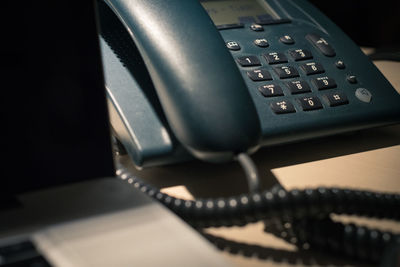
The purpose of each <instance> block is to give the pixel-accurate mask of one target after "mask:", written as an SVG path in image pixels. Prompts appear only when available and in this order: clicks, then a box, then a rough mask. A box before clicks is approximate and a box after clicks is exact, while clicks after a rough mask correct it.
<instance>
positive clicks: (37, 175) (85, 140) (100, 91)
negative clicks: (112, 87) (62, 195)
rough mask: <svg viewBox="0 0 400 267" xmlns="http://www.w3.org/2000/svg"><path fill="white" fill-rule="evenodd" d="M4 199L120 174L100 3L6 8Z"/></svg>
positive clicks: (0, 183)
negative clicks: (104, 64) (111, 129)
mask: <svg viewBox="0 0 400 267" xmlns="http://www.w3.org/2000/svg"><path fill="white" fill-rule="evenodd" d="M1 13H2V16H3V18H2V19H4V18H7V19H6V21H2V25H3V26H4V25H6V26H5V27H4V28H5V32H4V31H3V32H2V36H3V38H2V47H3V49H2V50H1V52H0V53H1V58H2V60H1V61H2V64H3V67H4V66H5V67H6V71H5V73H2V74H3V75H2V77H3V78H2V83H1V87H2V90H1V92H2V94H3V95H2V103H1V109H2V114H3V115H5V117H4V120H3V125H2V129H3V130H2V132H3V138H2V141H1V142H2V148H3V150H2V152H3V153H2V154H3V160H2V175H1V178H0V191H1V192H0V193H2V194H3V195H4V193H7V194H16V193H21V192H26V191H31V190H37V189H41V188H45V187H49V186H54V185H60V184H64V183H70V182H77V181H82V180H86V179H94V178H97V177H105V176H114V169H113V159H112V153H111V145H110V135H109V127H108V126H109V125H108V116H107V109H106V100H105V99H106V98H105V89H104V80H103V74H102V65H101V59H100V50H99V40H98V34H97V25H96V12H95V8H94V1H26V2H24V3H21V2H15V3H13V2H12V1H11V3H9V4H7V5H5V6H3V8H2V11H1Z"/></svg>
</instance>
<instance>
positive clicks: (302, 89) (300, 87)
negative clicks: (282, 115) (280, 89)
mask: <svg viewBox="0 0 400 267" xmlns="http://www.w3.org/2000/svg"><path fill="white" fill-rule="evenodd" d="M286 85H287V87H288V88H289V90H290V92H291V93H292V94H302V93H307V92H311V88H310V86H309V85H308V83H307V82H306V81H302V80H300V81H290V82H287V83H286Z"/></svg>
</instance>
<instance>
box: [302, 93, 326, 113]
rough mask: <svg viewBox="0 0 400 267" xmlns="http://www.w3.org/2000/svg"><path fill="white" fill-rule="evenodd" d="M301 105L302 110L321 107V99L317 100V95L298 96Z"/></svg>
mask: <svg viewBox="0 0 400 267" xmlns="http://www.w3.org/2000/svg"><path fill="white" fill-rule="evenodd" d="M298 100H299V102H300V104H301V107H302V108H303V110H304V111H309V110H315V109H321V108H322V104H321V101H320V100H319V98H318V97H314V96H313V97H311V96H310V97H303V98H298Z"/></svg>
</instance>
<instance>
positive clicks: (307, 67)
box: [300, 62, 325, 75]
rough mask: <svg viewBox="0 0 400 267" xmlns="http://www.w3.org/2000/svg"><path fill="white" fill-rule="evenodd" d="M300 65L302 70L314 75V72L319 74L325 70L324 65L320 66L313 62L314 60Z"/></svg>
mask: <svg viewBox="0 0 400 267" xmlns="http://www.w3.org/2000/svg"><path fill="white" fill-rule="evenodd" d="M300 67H301V69H302V70H303V71H304V73H305V74H307V75H314V74H320V73H324V72H325V69H324V67H322V65H321V64H319V63H315V62H310V63H306V64H303V65H301V66H300Z"/></svg>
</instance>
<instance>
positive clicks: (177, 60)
mask: <svg viewBox="0 0 400 267" xmlns="http://www.w3.org/2000/svg"><path fill="white" fill-rule="evenodd" d="M108 4H109V6H110V8H111V9H113V11H114V12H115V13H116V14H117V15H118V16H119V19H120V20H121V21H122V23H123V24H124V25H125V27H126V28H127V29H129V33H130V35H131V37H132V39H133V40H134V43H135V44H136V46H137V48H138V50H139V52H140V54H141V55H142V57H143V61H144V64H145V67H146V68H147V69H148V72H149V74H150V76H151V80H152V82H153V84H154V87H155V91H156V93H157V96H158V99H159V101H160V103H161V107H162V108H163V112H164V114H165V116H166V119H167V121H168V123H169V126H170V127H171V130H172V133H173V134H174V136H176V138H177V139H178V140H179V142H180V143H181V144H182V145H183V146H184V147H185V148H186V149H187V150H188V151H190V152H191V153H192V154H193V155H195V156H196V157H198V158H201V159H205V160H211V161H220V160H224V159H225V160H227V159H230V158H232V157H233V155H234V154H235V153H238V152H246V151H248V150H249V149H254V147H256V146H258V144H259V139H260V137H261V128H260V122H259V119H258V116H257V111H256V109H255V106H254V104H253V101H252V99H251V96H250V94H249V91H248V89H247V87H246V84H245V83H244V81H243V79H242V77H241V75H240V72H239V70H238V68H237V67H236V64H235V62H234V60H233V58H232V56H231V55H230V53H229V52H228V50H227V49H226V48H225V44H224V42H223V40H222V38H221V36H220V35H219V33H218V31H217V29H216V28H215V27H214V25H213V24H212V23H211V22H210V18H209V17H208V15H207V13H206V11H205V10H204V9H203V8H202V7H201V5H200V3H199V2H198V1H195V0H191V1H180V0H172V1H157V0H143V1H125V0H115V1H114V0H113V1H109V2H108ZM110 90H112V88H110ZM135 104H136V103H131V105H135Z"/></svg>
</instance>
